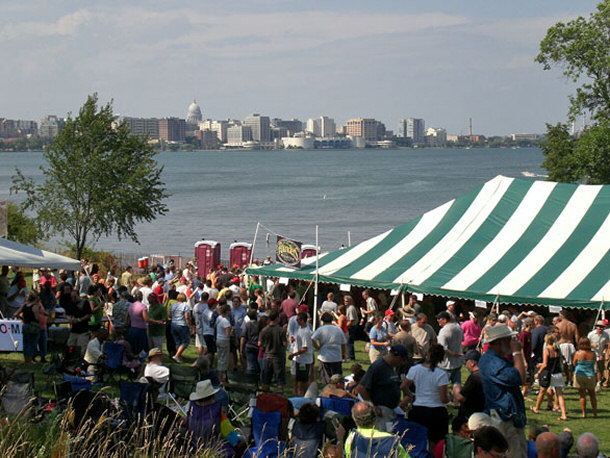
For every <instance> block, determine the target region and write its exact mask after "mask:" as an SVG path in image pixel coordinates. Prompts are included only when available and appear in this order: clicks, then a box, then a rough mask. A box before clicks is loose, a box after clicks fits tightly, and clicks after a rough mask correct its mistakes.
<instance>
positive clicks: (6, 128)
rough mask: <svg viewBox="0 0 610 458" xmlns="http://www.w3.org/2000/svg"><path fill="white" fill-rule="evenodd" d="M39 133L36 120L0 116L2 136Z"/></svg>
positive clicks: (24, 135)
mask: <svg viewBox="0 0 610 458" xmlns="http://www.w3.org/2000/svg"><path fill="white" fill-rule="evenodd" d="M31 135H38V124H37V123H36V121H25V120H21V119H20V120H15V119H5V118H0V138H17V137H27V136H31Z"/></svg>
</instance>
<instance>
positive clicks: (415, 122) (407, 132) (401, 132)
mask: <svg viewBox="0 0 610 458" xmlns="http://www.w3.org/2000/svg"><path fill="white" fill-rule="evenodd" d="M425 132H426V123H425V122H424V120H423V119H417V118H407V119H401V120H400V121H398V136H399V137H403V138H410V139H411V140H412V141H413V143H424V141H425V138H424V137H425Z"/></svg>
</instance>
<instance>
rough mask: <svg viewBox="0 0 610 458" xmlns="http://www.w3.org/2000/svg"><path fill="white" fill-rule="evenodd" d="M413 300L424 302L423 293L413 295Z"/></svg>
mask: <svg viewBox="0 0 610 458" xmlns="http://www.w3.org/2000/svg"><path fill="white" fill-rule="evenodd" d="M415 299H416V300H418V301H420V302H421V301H423V300H424V293H415Z"/></svg>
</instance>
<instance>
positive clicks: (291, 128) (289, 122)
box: [271, 118, 303, 137]
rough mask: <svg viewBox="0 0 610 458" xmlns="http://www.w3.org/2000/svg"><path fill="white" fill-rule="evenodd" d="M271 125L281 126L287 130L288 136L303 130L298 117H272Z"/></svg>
mask: <svg viewBox="0 0 610 458" xmlns="http://www.w3.org/2000/svg"><path fill="white" fill-rule="evenodd" d="M271 125H272V126H273V127H283V128H285V129H286V130H287V131H288V137H292V136H293V135H295V134H297V133H299V132H302V131H303V122H302V121H300V120H299V119H295V118H292V119H279V118H273V120H272V121H271Z"/></svg>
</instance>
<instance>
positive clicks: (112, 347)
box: [104, 342, 125, 378]
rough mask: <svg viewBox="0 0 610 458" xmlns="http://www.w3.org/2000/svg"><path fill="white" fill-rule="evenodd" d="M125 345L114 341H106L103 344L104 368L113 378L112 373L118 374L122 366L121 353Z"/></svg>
mask: <svg viewBox="0 0 610 458" xmlns="http://www.w3.org/2000/svg"><path fill="white" fill-rule="evenodd" d="M124 352H125V347H124V346H123V345H121V344H118V343H114V342H106V343H105V344H104V353H105V354H106V360H105V361H104V369H105V372H107V373H108V374H109V375H110V378H113V376H114V375H117V374H118V375H119V376H120V371H121V368H122V367H123V353H124Z"/></svg>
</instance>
